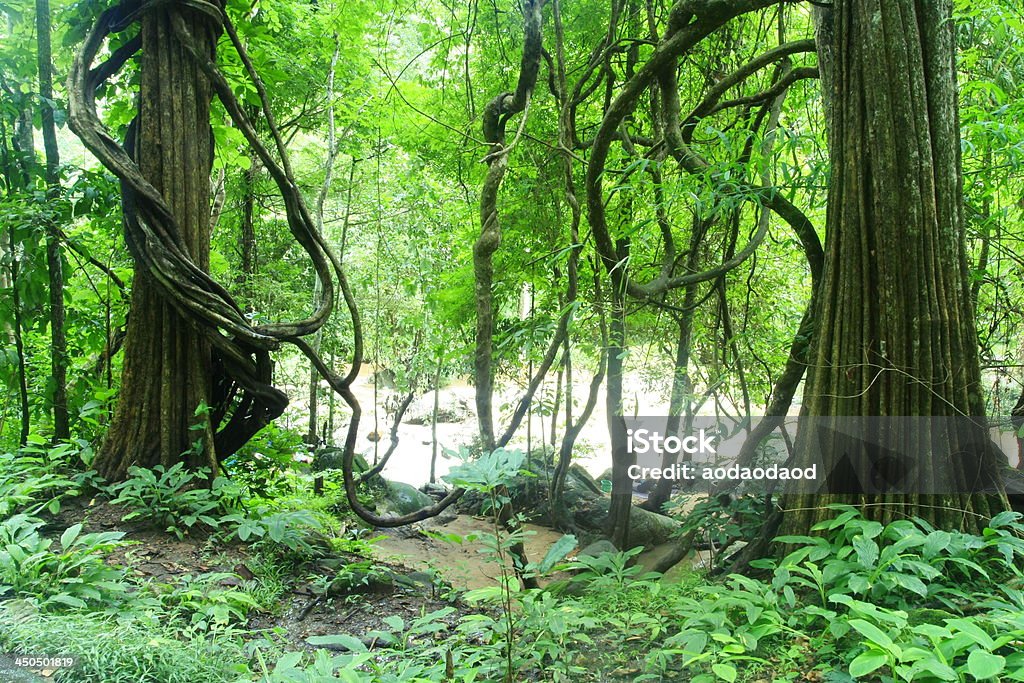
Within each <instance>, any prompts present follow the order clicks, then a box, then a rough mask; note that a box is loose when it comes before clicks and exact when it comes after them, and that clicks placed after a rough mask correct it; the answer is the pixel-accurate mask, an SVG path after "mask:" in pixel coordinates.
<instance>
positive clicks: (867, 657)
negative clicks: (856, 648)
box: [850, 650, 889, 678]
mask: <svg viewBox="0 0 1024 683" xmlns="http://www.w3.org/2000/svg"><path fill="white" fill-rule="evenodd" d="M888 662H889V657H888V656H887V655H886V654H885V653H884V652H879V651H878V650H868V651H867V652H865V653H863V654H861V655H859V656H858V657H857V658H856V659H854V660H853V661H852V662H850V675H851V676H853V677H854V678H860V677H861V676H866V675H868V674H869V673H871V672H872V671H875V670H876V669H879V668H881V667H883V666H885V665H886V664H887V663H888Z"/></svg>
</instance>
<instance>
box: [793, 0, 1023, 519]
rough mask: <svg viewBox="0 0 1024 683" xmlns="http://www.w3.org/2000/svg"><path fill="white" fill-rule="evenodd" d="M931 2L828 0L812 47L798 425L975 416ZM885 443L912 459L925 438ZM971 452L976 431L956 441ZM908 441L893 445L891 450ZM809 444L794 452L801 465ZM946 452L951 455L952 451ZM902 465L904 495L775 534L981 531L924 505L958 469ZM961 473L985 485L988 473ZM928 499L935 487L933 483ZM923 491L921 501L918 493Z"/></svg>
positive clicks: (974, 372) (942, 58) (934, 502)
mask: <svg viewBox="0 0 1024 683" xmlns="http://www.w3.org/2000/svg"><path fill="white" fill-rule="evenodd" d="M950 14H951V5H950V3H949V2H947V1H946V0H936V1H935V2H927V3H922V2H917V1H915V0H837V1H836V3H835V4H834V13H833V17H832V20H833V21H834V22H835V25H834V27H832V28H833V29H834V30H830V31H823V32H820V33H819V38H821V37H822V36H825V37H826V38H825V39H826V40H829V41H831V44H823V45H822V46H821V51H822V52H823V53H825V54H827V55H828V56H829V58H828V59H827V60H824V61H823V62H822V64H823V66H824V67H825V70H826V71H827V72H828V73H825V74H823V79H822V80H823V83H824V84H826V86H828V87H827V89H826V92H825V95H826V97H825V99H826V109H827V111H828V113H829V123H830V128H831V130H830V147H831V151H832V176H831V188H830V195H829V208H828V225H827V240H826V265H825V270H824V281H823V283H822V290H821V296H820V297H819V299H818V302H817V304H818V305H817V315H816V326H815V327H816V329H815V341H814V347H813V349H812V353H811V357H810V369H809V374H808V383H807V387H806V389H805V392H804V405H805V414H807V415H809V416H957V415H960V416H970V417H975V418H980V417H983V416H984V402H983V398H982V389H981V374H980V369H979V361H978V343H977V332H976V330H975V328H974V312H973V308H972V305H971V300H970V292H969V285H968V277H967V267H966V258H965V252H964V238H963V229H962V222H963V221H962V208H961V203H962V176H961V163H960V145H959V121H958V112H957V89H956V79H955V73H956V72H955V66H954V54H955V44H954V34H953V24H952V21H951V19H950ZM898 438H902V439H904V441H902V442H899V441H895V440H894V443H897V444H900V445H902V446H903V447H904V448H907V447H908V446H909V447H910V451H911V452H916V451H917V450H918V449H919V448H918V447H919V446H920V445H921V443H917V444H915V443H911V441H914V440H915V439H920V438H926V435H914V434H906V433H904V434H902V435H901V436H899V437H898ZM965 438H970V439H972V441H973V443H978V442H984V441H986V439H987V436H986V434H985V433H984V425H983V421H982V420H978V425H977V432H976V433H974V434H972V435H966V436H965V435H963V434H957V435H954V439H955V440H959V442H960V444H961V445H962V444H963V443H964V442H963V439H965ZM908 439H909V441H907V440H908ZM811 440H812V436H811V434H810V430H802V431H801V434H800V435H799V436H798V439H797V457H798V458H799V459H801V460H803V461H804V462H808V461H809V460H808V459H809V458H810V457H811V456H810V453H811V450H812V443H811ZM953 447H954V450H953V451H952V452H956V450H955V447H956V444H953ZM943 452H949V451H946V450H945V449H943V450H942V451H940V450H935V451H934V453H935V455H934V458H935V462H930V463H918V465H919V466H918V468H917V470H918V475H916V476H917V481H915V482H913V483H914V484H916V488H917V489H918V490H919V491H921V492H922V493H919V494H909V495H899V496H896V495H891V494H890V495H877V494H860V495H854V494H848V493H846V494H843V495H824V496H813V495H801V496H792V497H789V498H788V499H787V500H785V502H784V507H785V508H786V511H785V513H784V518H783V524H782V533H784V534H802V533H806V532H807V531H808V530H809V529H810V528H811V527H812V526H813V525H814V524H815V523H816V522H818V521H820V520H821V519H823V518H827V517H829V516H831V515H833V514H834V513H833V512H832V511H830V510H828V509H827V508H826V505H827V504H828V503H830V502H844V503H852V504H855V505H858V506H861V507H862V509H863V511H864V513H865V515H866V516H868V517H871V518H874V519H877V520H879V521H882V522H887V521H890V520H894V519H900V518H905V517H908V516H917V517H922V518H925V519H927V520H929V521H931V522H932V523H933V524H935V525H937V526H941V527H946V528H971V527H974V528H976V527H978V526H980V525H982V524H984V522H985V520H986V519H987V518H988V517H989V516H991V515H992V514H993V513H995V512H998V511H999V510H1001V509H1003V506H1004V504H1005V498H1004V497H1002V496H999V495H980V494H972V493H970V491H969V490H959V491H958V490H956V489H955V488H953V489H949V492H948V493H941V492H937V491H938V489H937V488H936V486H937V485H936V482H935V481H932V480H929V477H931V478H932V479H934V478H935V476H936V475H935V473H942V476H945V477H947V479H946V481H956V480H957V479H958V478H959V477H960V476H961V475H963V474H964V473H963V472H962V471H959V470H960V469H961V468H963V467H964V465H965V463H964V462H963V461H962V460H957V461H954V459H952V458H947V459H946V460H944V461H943V460H942V459H943V458H944V457H946V456H944V455H942V453H943ZM979 457H981V458H982V461H981V462H980V464H979V465H977V466H978V467H979V468H980V469H981V470H986V471H987V472H988V474H989V475H990V481H998V474H997V473H996V472H995V468H996V462H995V459H994V458H991V457H988V456H986V455H985V454H982V455H981V456H979ZM940 484H941V483H940ZM926 492H930V493H926Z"/></svg>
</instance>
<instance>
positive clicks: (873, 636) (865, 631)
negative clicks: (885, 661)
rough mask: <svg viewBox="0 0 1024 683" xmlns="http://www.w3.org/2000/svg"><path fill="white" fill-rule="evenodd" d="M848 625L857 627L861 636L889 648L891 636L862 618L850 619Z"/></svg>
mask: <svg viewBox="0 0 1024 683" xmlns="http://www.w3.org/2000/svg"><path fill="white" fill-rule="evenodd" d="M850 626H852V627H853V628H855V629H857V631H859V632H860V634H861V635H862V636H864V637H865V638H867V639H868V640H869V641H871V642H872V643H874V644H876V645H881V646H882V647H884V648H886V649H889V648H892V646H893V642H892V638H890V637H889V636H887V635H886V634H885V632H884V631H882V629H880V628H878V627H877V626H875V625H874V624H872V623H870V622H867V621H864V620H863V619H850Z"/></svg>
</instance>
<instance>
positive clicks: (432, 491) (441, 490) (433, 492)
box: [420, 482, 451, 500]
mask: <svg viewBox="0 0 1024 683" xmlns="http://www.w3.org/2000/svg"><path fill="white" fill-rule="evenodd" d="M420 491H422V492H423V493H425V494H427V495H428V496H430V497H431V498H433V499H434V500H441V499H442V498H444V497H445V496H447V495H448V494H449V493H450V492H451V489H450V488H448V487H447V486H445V485H444V484H431V483H429V482H428V483H426V484H424V485H423V486H421V487H420Z"/></svg>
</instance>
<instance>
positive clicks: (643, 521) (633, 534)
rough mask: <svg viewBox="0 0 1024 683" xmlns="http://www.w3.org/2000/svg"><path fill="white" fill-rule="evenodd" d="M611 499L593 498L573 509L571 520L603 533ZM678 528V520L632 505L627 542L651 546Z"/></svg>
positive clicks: (582, 526) (658, 543) (583, 527)
mask: <svg viewBox="0 0 1024 683" xmlns="http://www.w3.org/2000/svg"><path fill="white" fill-rule="evenodd" d="M610 503H611V499H610V498H608V497H605V496H602V497H600V498H594V499H592V500H590V501H589V502H588V503H587V504H586V505H583V506H581V507H577V508H574V509H573V520H574V521H575V522H576V524H577V525H578V526H579V527H580V528H581V529H585V530H589V531H595V532H601V533H603V532H604V530H605V528H606V527H607V524H606V522H607V520H608V507H609V504H610ZM678 529H679V522H677V521H676V520H674V519H672V518H671V517H666V516H665V515H659V514H658V513H656V512H650V511H648V510H644V509H643V508H639V507H636V506H635V505H634V506H633V509H632V510H631V511H630V513H629V542H630V544H631V545H633V546H638V545H642V546H644V547H646V548H651V547H653V546H656V545H660V544H662V543H665V542H666V541H668V540H669V539H671V538H672V537H673V536H674V535H675V534H676V532H677V530H678Z"/></svg>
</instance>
